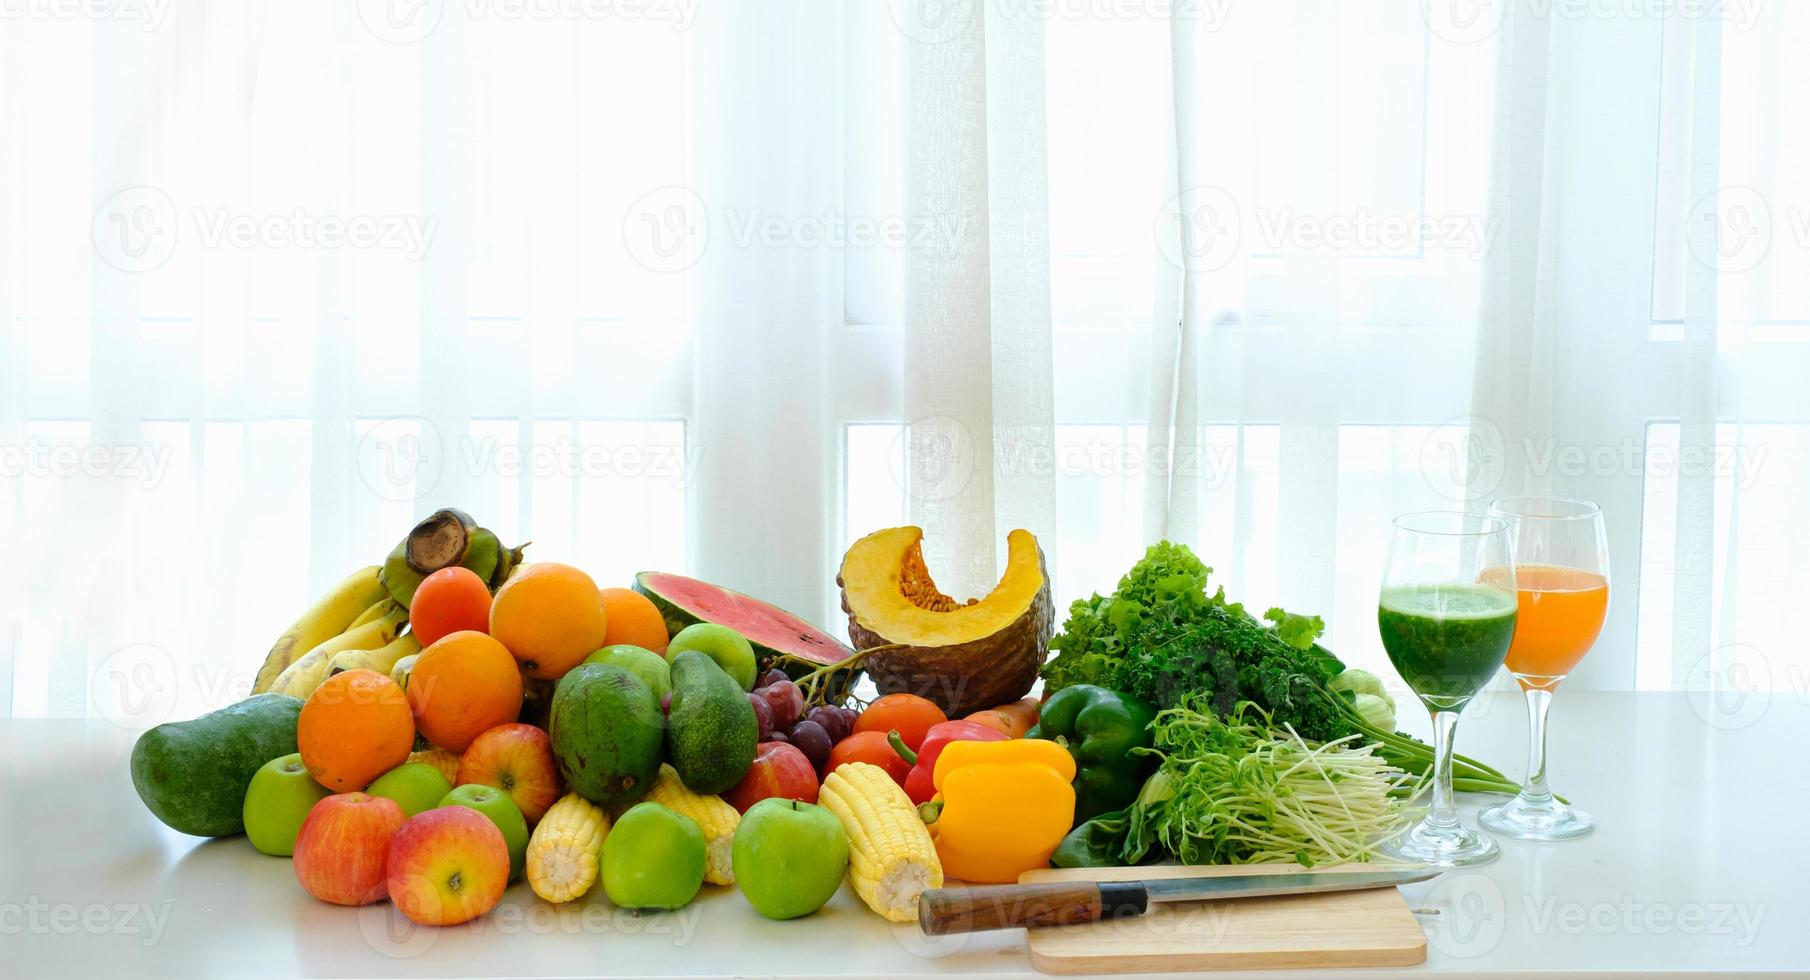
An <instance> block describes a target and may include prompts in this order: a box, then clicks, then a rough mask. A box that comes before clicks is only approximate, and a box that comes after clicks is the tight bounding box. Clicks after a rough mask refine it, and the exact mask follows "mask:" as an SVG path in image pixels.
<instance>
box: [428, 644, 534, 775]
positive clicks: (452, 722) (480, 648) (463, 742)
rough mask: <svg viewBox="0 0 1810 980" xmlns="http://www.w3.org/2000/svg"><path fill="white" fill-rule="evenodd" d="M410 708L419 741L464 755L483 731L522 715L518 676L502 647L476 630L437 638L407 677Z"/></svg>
mask: <svg viewBox="0 0 1810 980" xmlns="http://www.w3.org/2000/svg"><path fill="white" fill-rule="evenodd" d="M408 706H409V708H410V710H412V711H413V712H414V713H415V725H416V726H417V727H419V728H420V729H421V736H422V737H423V738H425V739H427V740H428V741H429V742H432V743H434V744H435V745H437V746H439V747H440V748H443V749H445V750H447V751H448V752H464V751H465V749H466V747H467V746H469V745H471V742H472V740H473V739H475V738H477V737H478V736H479V735H480V734H482V733H483V732H484V731H485V730H487V729H491V728H495V727H496V726H498V725H504V724H508V723H509V722H512V721H514V720H515V719H516V716H517V715H519V714H521V712H522V673H521V670H520V668H518V667H517V666H516V665H515V658H514V657H511V656H510V655H509V651H508V650H506V649H504V648H503V645H502V644H501V643H498V642H497V641H495V640H493V639H491V638H490V637H488V636H485V635H484V634H482V633H479V632H477V631H476V630H460V631H459V632H457V633H449V634H447V635H446V636H443V637H441V638H440V639H439V640H437V641H436V642H435V643H434V644H433V645H432V646H430V647H428V648H427V649H425V650H423V651H421V655H420V657H419V658H418V659H417V660H416V661H415V666H414V668H413V669H411V670H410V671H409V686H408Z"/></svg>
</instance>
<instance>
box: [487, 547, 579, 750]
mask: <svg viewBox="0 0 1810 980" xmlns="http://www.w3.org/2000/svg"><path fill="white" fill-rule="evenodd" d="M607 623H608V620H607V618H606V614H605V613H604V611H603V596H602V594H601V593H599V592H598V591H597V583H596V582H593V581H591V577H590V576H589V575H586V574H585V573H584V572H581V571H579V570H578V569H576V568H573V567H572V566H570V565H561V564H559V563H558V562H551V561H538V562H535V563H534V564H532V565H523V566H522V567H521V568H520V569H518V570H517V571H516V573H515V574H514V575H512V576H510V578H509V581H507V582H505V583H503V587H502V588H501V589H498V590H497V594H496V598H495V599H492V600H491V603H490V635H491V636H494V637H496V638H497V639H498V640H499V641H501V642H502V644H503V646H505V647H508V648H509V652H510V653H511V654H513V655H514V656H515V659H516V660H519V661H521V664H522V670H523V672H525V673H526V674H527V675H528V676H529V677H538V678H543V679H549V680H557V679H559V678H561V677H564V676H565V675H566V671H568V670H571V669H572V668H573V667H576V666H578V664H579V661H582V660H583V659H584V658H586V657H588V656H590V655H591V654H592V653H593V652H594V651H596V650H597V649H599V648H600V647H602V646H603V643H604V640H603V638H604V637H605V636H606V635H608V633H609V630H608V629H607ZM474 734H475V733H474Z"/></svg>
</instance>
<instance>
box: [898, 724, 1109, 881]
mask: <svg viewBox="0 0 1810 980" xmlns="http://www.w3.org/2000/svg"><path fill="white" fill-rule="evenodd" d="M1074 779H1075V759H1074V757H1073V756H1071V755H1069V754H1068V750H1067V749H1065V748H1063V747H1062V746H1060V745H1058V744H1056V743H1055V742H1047V741H1044V740H1042V739H1013V740H1011V741H1005V742H970V741H961V742H950V743H949V744H948V745H945V746H944V747H943V754H942V755H941V756H938V757H937V760H936V770H935V771H934V773H933V774H932V776H931V780H932V784H933V785H934V786H935V787H936V790H937V794H936V796H935V798H933V799H932V800H931V801H930V802H929V803H927V804H925V805H924V807H923V808H922V809H923V811H924V815H925V817H926V818H929V819H930V820H931V823H930V836H931V838H932V839H933V840H935V841H936V854H937V858H938V860H939V861H940V862H941V863H942V865H943V872H944V873H945V874H947V875H949V876H950V877H953V878H960V879H962V880H963V881H975V882H1012V881H1017V880H1018V876H1019V875H1020V874H1022V873H1024V872H1026V871H1029V870H1031V869H1032V868H1041V867H1046V866H1047V865H1048V864H1049V860H1050V854H1052V853H1053V852H1054V851H1055V850H1056V845H1058V844H1060V843H1062V838H1063V836H1064V835H1066V834H1067V833H1068V831H1069V828H1070V826H1071V825H1072V824H1073V823H1074V817H1075V788H1074V786H1073V785H1072V784H1073V783H1074Z"/></svg>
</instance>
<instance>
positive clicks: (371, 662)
mask: <svg viewBox="0 0 1810 980" xmlns="http://www.w3.org/2000/svg"><path fill="white" fill-rule="evenodd" d="M420 652H421V641H420V640H417V639H415V634H413V633H404V634H403V635H401V636H398V637H397V638H395V639H394V640H391V641H390V642H388V643H385V644H384V645H383V646H380V647H378V648H377V649H375V650H341V651H340V652H338V653H336V654H334V655H333V659H332V660H330V661H328V663H327V676H328V677H332V676H333V675H334V674H337V673H339V672H340V671H342V670H354V669H357V668H360V667H362V668H364V669H365V670H374V671H376V672H378V673H379V674H388V673H389V672H390V668H392V667H394V666H396V661H398V660H401V659H402V658H403V657H406V656H408V655H410V654H414V653H420Z"/></svg>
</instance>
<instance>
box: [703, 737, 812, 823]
mask: <svg viewBox="0 0 1810 980" xmlns="http://www.w3.org/2000/svg"><path fill="white" fill-rule="evenodd" d="M775 796H777V797H781V798H784V799H788V800H803V801H804V802H806V803H815V802H817V770H816V769H815V768H813V767H812V766H811V760H809V759H807V758H805V755H804V753H803V752H800V751H799V750H798V747H797V746H795V745H788V744H786V743H785V742H762V743H761V745H760V751H759V752H757V753H756V754H755V756H754V764H753V765H751V766H749V767H748V774H747V775H745V776H743V777H742V781H741V782H739V783H736V784H735V787H734V788H733V789H731V790H730V791H729V792H727V793H724V794H723V799H725V800H728V801H729V805H730V806H733V807H735V808H736V809H737V810H739V811H741V812H742V813H747V812H748V808H749V807H751V806H753V805H754V804H756V803H759V802H760V801H762V800H764V799H768V798H770V797H775Z"/></svg>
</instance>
